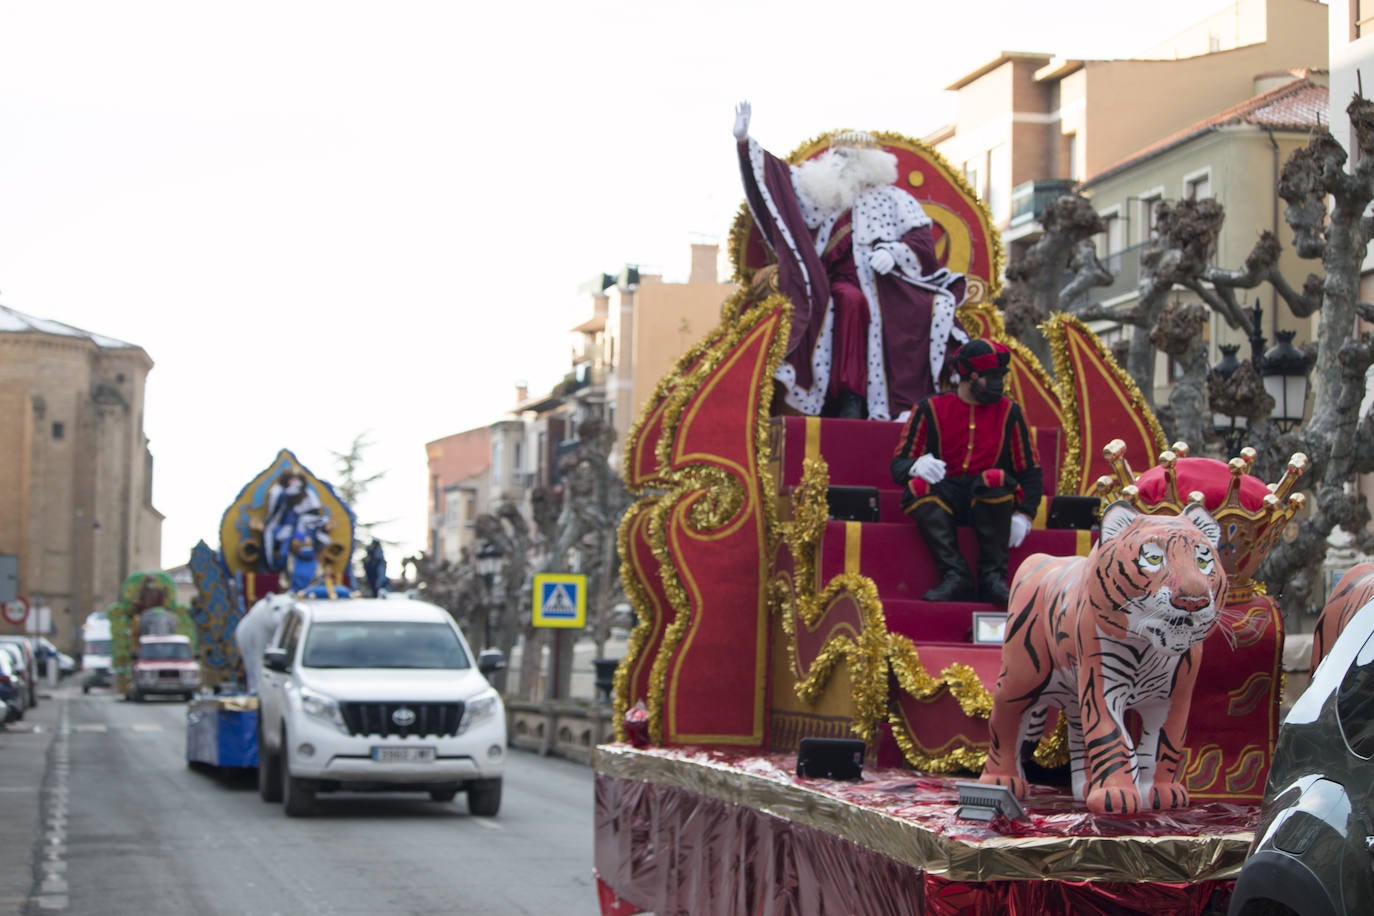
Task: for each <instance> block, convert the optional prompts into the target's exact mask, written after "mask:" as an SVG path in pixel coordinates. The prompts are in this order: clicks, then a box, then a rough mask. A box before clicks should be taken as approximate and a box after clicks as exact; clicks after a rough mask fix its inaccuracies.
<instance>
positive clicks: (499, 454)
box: [491, 439, 505, 483]
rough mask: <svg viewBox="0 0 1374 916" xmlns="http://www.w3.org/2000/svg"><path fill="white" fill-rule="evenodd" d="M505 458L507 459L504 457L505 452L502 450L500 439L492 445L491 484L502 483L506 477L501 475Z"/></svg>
mask: <svg viewBox="0 0 1374 916" xmlns="http://www.w3.org/2000/svg"><path fill="white" fill-rule="evenodd" d="M504 457H505V455H504V453H503V450H502V448H501V440H500V439H497V440H496V441H495V442H493V443H492V444H491V482H492V483H500V482H501V481H502V480H503V479H504V476H505V475H503V474H502V473H501V459H502V458H504Z"/></svg>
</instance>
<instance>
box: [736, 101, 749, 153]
mask: <svg viewBox="0 0 1374 916" xmlns="http://www.w3.org/2000/svg"><path fill="white" fill-rule="evenodd" d="M749 111H750V108H749V103H748V102H740V103H739V104H738V105H736V106H735V139H736V140H738V141H740V142H741V143H743V142H744V141H745V140H747V139H749Z"/></svg>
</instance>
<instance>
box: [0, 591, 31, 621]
mask: <svg viewBox="0 0 1374 916" xmlns="http://www.w3.org/2000/svg"><path fill="white" fill-rule="evenodd" d="M0 615H3V616H4V618H5V620H6V621H7V622H9V623H12V624H14V625H15V626H19V625H20V624H21V623H23V622H24V621H25V620H28V619H29V602H28V601H27V600H25V599H24V598H23V597H22V596H21V597H19V598H15V599H14V600H13V601H6V602H5V603H4V604H0Z"/></svg>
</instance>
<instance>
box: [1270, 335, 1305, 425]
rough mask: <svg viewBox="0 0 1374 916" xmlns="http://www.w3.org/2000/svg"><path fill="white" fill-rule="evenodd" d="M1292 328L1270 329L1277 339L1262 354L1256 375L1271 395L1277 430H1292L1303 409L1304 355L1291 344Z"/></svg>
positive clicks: (1300, 417)
mask: <svg viewBox="0 0 1374 916" xmlns="http://www.w3.org/2000/svg"><path fill="white" fill-rule="evenodd" d="M1295 333H1296V332H1295V331H1278V330H1276V331H1274V336H1275V338H1277V339H1278V343H1276V344H1274V346H1273V347H1271V348H1270V349H1269V351H1268V352H1266V353H1265V354H1264V360H1263V362H1261V363H1260V367H1259V370H1260V377H1261V378H1263V379H1264V390H1265V391H1267V392H1269V396H1270V397H1272V398H1273V399H1274V415H1273V417H1272V419H1273V421H1274V425H1275V426H1277V427H1278V428H1279V432H1282V433H1287V432H1292V431H1293V429H1294V428H1295V427H1296V426H1297V425H1298V424H1299V423H1301V422H1302V418H1303V415H1304V414H1305V413H1306V411H1307V371H1308V369H1309V368H1311V364H1310V362H1309V361H1308V358H1307V355H1306V354H1305V353H1303V352H1302V351H1301V350H1299V349H1298V348H1297V347H1295V346H1293V335H1294V334H1295Z"/></svg>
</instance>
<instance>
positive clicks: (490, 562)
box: [477, 541, 505, 649]
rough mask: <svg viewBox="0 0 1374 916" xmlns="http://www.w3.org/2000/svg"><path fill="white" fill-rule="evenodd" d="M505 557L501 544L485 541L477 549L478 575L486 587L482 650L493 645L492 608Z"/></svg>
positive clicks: (483, 604)
mask: <svg viewBox="0 0 1374 916" xmlns="http://www.w3.org/2000/svg"><path fill="white" fill-rule="evenodd" d="M503 556H505V553H504V551H502V550H501V547H500V545H499V544H495V543H493V542H492V541H483V542H482V546H481V547H479V548H477V574H478V575H479V576H481V577H482V582H483V584H485V585H486V594H485V596H484V597H483V600H482V648H483V649H485V648H487V647H488V646H490V645H491V607H492V605H493V604H495V603H496V600H495V598H496V595H495V591H496V582H497V579H496V575H497V573H499V572H500V571H501V558H502V557H503Z"/></svg>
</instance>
